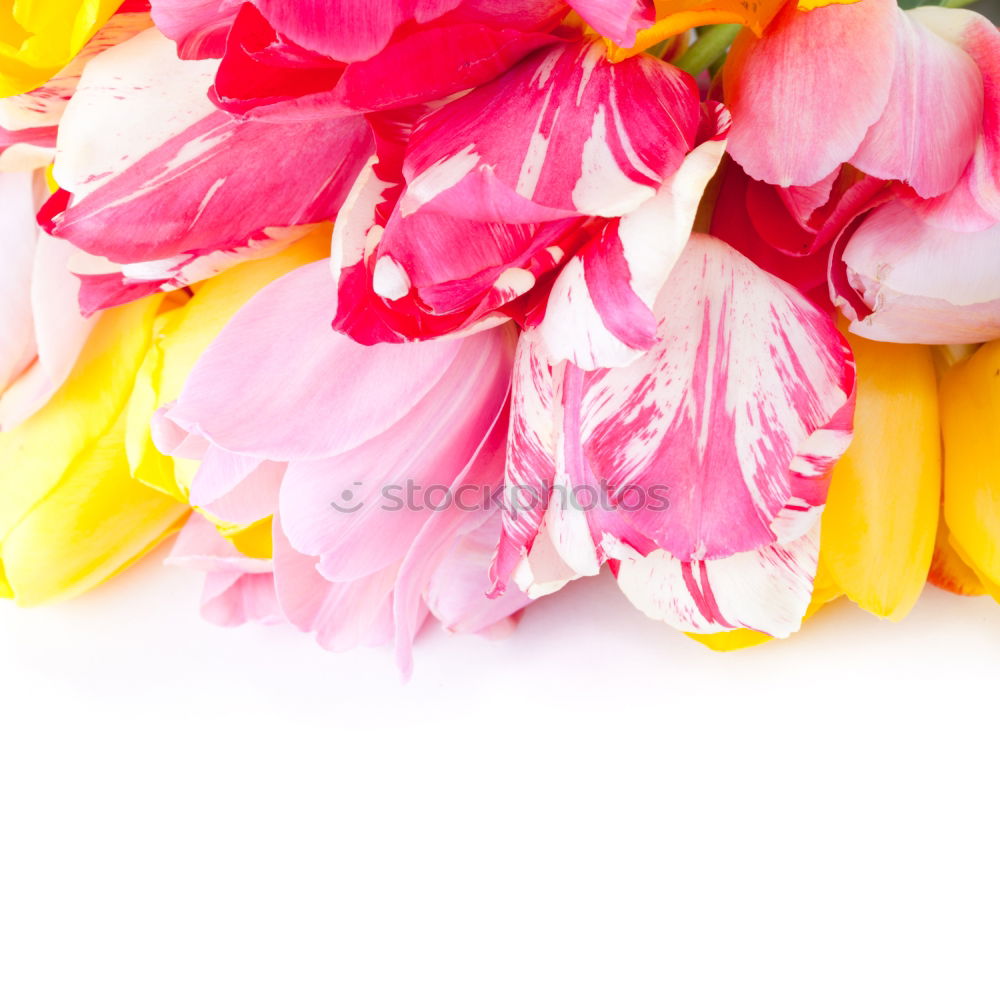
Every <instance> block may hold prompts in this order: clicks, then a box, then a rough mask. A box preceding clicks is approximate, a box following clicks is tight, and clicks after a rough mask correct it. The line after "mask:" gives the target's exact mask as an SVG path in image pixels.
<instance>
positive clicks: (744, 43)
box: [724, 0, 996, 198]
mask: <svg viewBox="0 0 1000 1000" xmlns="http://www.w3.org/2000/svg"><path fill="white" fill-rule="evenodd" d="M941 13H942V14H945V15H947V16H948V17H951V15H955V14H957V15H958V16H959V17H960V18H962V19H964V18H965V17H967V16H968V15H967V14H965V12H958V11H946V12H941ZM939 20H940V19H938V18H933V19H928V18H927V17H924V16H923V15H922V14H921V13H920V12H912V11H905V12H904V11H901V10H900V9H899V8H898V7H897V5H896V2H895V0H863V2H860V3H855V4H844V5H840V4H838V5H833V6H827V7H823V8H822V9H818V10H808V11H804V10H800V9H798V8H796V7H795V6H794V5H791V4H789V5H787V6H785V7H783V8H782V10H781V12H780V13H779V14H778V16H777V17H776V18H775V19H774V20H773V21H772V22H771V23H770V25H769V26H768V27H767V29H766V30H765V31H764V34H763V36H762V37H760V38H757V37H756V36H754V35H753V34H752V33H750V32H743V33H742V34H741V35H740V36H739V37H738V38H737V40H736V42H735V43H734V45H733V48H732V51H731V52H730V55H729V57H728V59H727V60H726V64H725V69H724V92H725V100H726V103H727V105H728V106H729V108H730V110H731V111H732V113H733V119H734V127H733V131H732V134H731V137H730V146H729V149H730V152H731V154H732V156H733V158H734V159H735V160H736V161H737V162H738V163H739V164H740V165H741V166H742V167H743V169H744V170H746V172H747V173H748V174H749V175H750V176H751V177H754V178H757V179H760V180H764V181H767V182H768V183H771V184H776V185H779V186H782V187H787V186H791V185H798V186H809V185H813V184H816V183H818V182H819V181H821V180H822V179H823V178H824V177H827V176H828V175H830V174H831V173H832V172H834V171H836V170H838V169H839V168H840V166H841V165H842V164H844V163H851V164H853V165H854V166H855V167H857V168H858V169H859V170H861V171H863V172H864V173H866V174H869V175H871V176H874V177H878V178H882V179H888V180H899V181H904V182H906V183H907V184H908V185H910V187H911V188H912V189H913V190H914V191H915V192H916V193H917V194H918V195H919V196H920V197H922V198H933V197H936V196H939V195H942V194H944V193H946V192H948V191H950V190H951V189H952V188H953V187H955V185H956V184H957V183H958V182H959V180H960V178H961V177H962V176H963V174H964V172H965V171H966V169H967V167H968V165H969V163H970V161H971V160H972V157H973V154H974V153H975V152H976V149H977V145H978V144H979V143H980V142H982V141H986V142H987V143H988V145H990V146H992V144H993V143H994V142H995V141H996V139H995V137H994V136H993V135H992V132H993V130H994V124H993V123H992V122H991V121H989V120H988V119H986V118H984V77H983V73H982V71H981V67H982V63H983V61H984V60H988V59H991V58H992V55H991V54H990V53H986V52H984V53H983V54H982V56H980V57H978V58H977V55H978V54H976V55H974V54H973V53H971V52H969V51H966V49H965V48H963V47H962V46H961V45H958V44H954V43H953V42H952V41H951V40H949V39H948V38H946V37H943V36H942V34H941V33H940V31H941V25H940V23H939ZM980 20H982V21H985V19H980ZM985 23H986V24H987V25H988V22H985ZM989 27H990V28H992V26H989ZM994 34H995V30H994ZM819 52H826V53H831V54H835V58H834V57H831V58H817V53H819ZM833 95H835V97H833Z"/></svg>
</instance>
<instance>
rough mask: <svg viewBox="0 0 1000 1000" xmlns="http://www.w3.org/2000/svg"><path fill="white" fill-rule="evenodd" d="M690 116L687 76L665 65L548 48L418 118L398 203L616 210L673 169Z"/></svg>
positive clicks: (489, 213) (512, 214) (490, 216)
mask: <svg viewBox="0 0 1000 1000" xmlns="http://www.w3.org/2000/svg"><path fill="white" fill-rule="evenodd" d="M698 113H699V112H698V95H697V91H696V89H695V86H694V81H693V80H692V79H691V78H690V77H689V76H687V74H685V73H682V72H681V71H679V70H677V69H675V68H674V67H673V66H670V65H669V64H666V63H663V62H661V61H659V60H657V59H653V58H652V57H650V56H645V55H642V56H636V57H635V58H632V59H627V60H625V61H624V62H620V63H612V62H610V60H609V59H608V58H607V50H606V48H605V46H604V44H603V43H602V42H587V41H579V42H564V43H558V44H554V45H552V46H551V47H549V48H547V49H544V50H542V51H541V52H537V53H535V54H533V55H531V56H529V57H528V58H527V59H525V60H523V61H522V62H521V63H519V64H518V65H517V66H515V67H514V68H513V69H511V70H509V71H508V72H507V73H505V74H504V75H503V76H502V77H500V78H499V79H497V80H495V81H494V82H493V83H490V84H487V85H486V86H484V87H480V88H478V89H476V90H474V91H472V93H470V94H467V95H465V96H464V97H460V98H459V99H458V100H455V101H452V102H450V103H448V104H446V105H444V106H443V107H442V108H440V109H438V110H437V111H434V112H432V113H431V114H429V115H428V116H427V117H426V118H425V119H424V120H423V121H422V122H421V124H420V125H419V127H418V128H417V130H416V132H415V133H414V136H413V140H412V142H411V144H410V146H409V148H408V150H407V154H406V160H405V164H404V175H405V177H406V180H407V189H406V193H405V195H404V197H403V199H402V202H401V203H400V208H401V211H402V212H403V214H404V215H405V214H408V213H410V212H413V211H415V210H416V209H417V208H419V207H420V206H422V205H428V206H431V205H432V206H433V208H434V210H435V211H438V212H447V213H451V214H453V215H457V216H463V217H467V218H476V219H483V220H494V221H498V222H507V223H511V222H541V221H545V220H548V219H557V218H563V217H566V216H571V215H603V216H608V217H613V216H616V215H622V214H624V213H625V212H629V211H631V210H632V209H634V208H636V207H638V206H639V205H640V204H641V203H642V202H643V201H646V200H647V199H649V198H651V197H652V196H653V194H654V193H655V192H656V190H657V188H658V187H659V185H660V182H661V181H662V180H663V179H664V178H665V177H667V176H669V175H670V174H672V173H673V172H674V171H675V170H676V169H677V168H678V167H679V166H680V164H681V161H682V160H683V158H684V156H685V154H686V153H687V152H688V150H689V149H690V148H691V145H692V144H693V140H694V138H695V134H696V131H697V127H698Z"/></svg>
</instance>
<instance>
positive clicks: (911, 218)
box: [834, 201, 1000, 344]
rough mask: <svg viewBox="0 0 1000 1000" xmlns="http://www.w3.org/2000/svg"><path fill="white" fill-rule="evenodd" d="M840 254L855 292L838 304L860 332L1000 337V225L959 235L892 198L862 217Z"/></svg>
mask: <svg viewBox="0 0 1000 1000" xmlns="http://www.w3.org/2000/svg"><path fill="white" fill-rule="evenodd" d="M842 257H843V266H844V268H845V278H846V281H847V282H848V283H849V286H850V288H851V289H852V290H853V291H854V293H855V296H856V297H855V296H848V295H845V294H843V293H841V294H840V295H839V297H838V302H839V304H840V305H841V308H842V309H843V310H844V312H845V314H846V315H847V316H848V317H849V318H851V319H852V323H851V330H852V331H854V332H855V333H858V334H860V335H861V336H864V337H869V338H871V339H873V340H887V341H894V342H901V343H927V344H972V343H979V342H982V341H984V340H992V339H995V338H996V337H998V336H1000V271H998V268H997V261H998V260H1000V224H994V225H993V226H992V227H991V228H989V229H984V230H981V231H979V232H955V231H953V230H949V229H943V228H940V227H938V226H934V225H931V224H930V223H928V222H927V221H926V219H924V218H923V217H922V216H921V214H920V213H919V211H918V210H916V209H915V208H914V207H913V206H912V205H910V204H908V203H905V202H901V201H894V202H891V203H890V204H887V205H884V206H883V207H881V208H879V209H878V210H877V211H875V212H872V213H871V214H870V215H868V216H867V217H866V218H865V219H864V221H863V222H862V223H861V225H860V226H859V227H858V228H857V229H856V230H855V231H854V233H853V235H851V236H850V238H849V239H848V240H847V242H846V246H845V247H844V249H843V251H842ZM834 290H835V292H836V290H837V289H836V286H835V287H834Z"/></svg>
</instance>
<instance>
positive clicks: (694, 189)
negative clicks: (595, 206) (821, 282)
mask: <svg viewBox="0 0 1000 1000" xmlns="http://www.w3.org/2000/svg"><path fill="white" fill-rule="evenodd" d="M718 117H719V120H718V127H717V128H716V129H715V130H714V131H715V134H714V135H713V136H712V138H710V139H709V140H707V141H705V142H703V143H701V145H699V146H697V147H696V148H695V149H694V150H693V151H692V152H691V153H689V154H688V155H687V157H686V159H685V160H684V162H683V163H682V164H681V166H680V169H679V170H678V171H677V172H676V173H675V174H673V175H672V176H671V177H669V178H668V179H667V180H666V181H664V183H663V185H662V186H661V187H660V189H659V191H658V192H657V193H656V195H655V196H654V197H653V198H651V199H650V200H649V201H646V202H644V203H643V204H642V205H640V206H639V207H638V208H637V209H635V210H634V211H633V212H630V213H629V214H628V215H626V216H624V217H622V218H621V219H618V220H615V221H614V222H610V223H608V224H607V225H606V227H605V229H604V231H603V232H602V233H601V234H600V236H598V237H597V238H596V239H594V240H592V241H591V242H590V243H588V244H587V245H586V247H584V249H583V250H582V251H581V252H580V253H579V254H578V255H576V256H575V257H573V258H572V259H571V260H570V261H568V262H567V264H566V265H565V266H564V267H563V269H562V271H561V272H560V274H559V276H558V277H557V278H556V280H555V284H554V285H553V287H552V291H551V292H550V294H549V297H548V303H547V305H546V308H545V314H544V318H543V319H542V321H541V323H540V324H539V334H540V336H541V339H542V342H543V343H544V346H545V350H546V351H547V352H548V354H549V356H550V357H551V358H552V359H553V360H555V361H560V360H568V361H571V362H573V364H575V365H576V366H577V367H580V368H587V369H591V368H610V367H616V366H619V365H627V364H630V363H631V362H632V361H635V360H636V359H637V358H638V357H640V356H641V355H642V353H643V352H644V351H646V350H648V349H649V348H650V347H652V346H653V344H654V343H655V342H656V337H657V332H656V328H657V321H656V318H655V316H654V315H653V305H654V303H655V302H656V298H657V295H658V294H659V292H660V289H661V288H662V287H663V283H664V282H665V281H666V279H667V277H668V276H669V274H670V271H671V269H672V268H673V266H674V264H675V263H676V262H677V259H678V258H679V257H680V255H681V252H682V251H683V249H684V246H685V244H686V243H687V239H688V236H689V235H690V233H691V226H692V224H693V223H694V219H695V215H696V213H697V211H698V206H699V204H700V203H701V196H702V193H703V192H704V190H705V186H706V185H707V184H708V182H709V181H710V180H711V178H712V176H713V175H714V174H715V172H716V170H717V169H718V167H719V162H720V161H721V159H722V154H723V151H724V149H725V135H726V132H727V131H728V127H729V116H728V113H727V112H725V111H724V110H722V109H721V108H720V109H719V110H718Z"/></svg>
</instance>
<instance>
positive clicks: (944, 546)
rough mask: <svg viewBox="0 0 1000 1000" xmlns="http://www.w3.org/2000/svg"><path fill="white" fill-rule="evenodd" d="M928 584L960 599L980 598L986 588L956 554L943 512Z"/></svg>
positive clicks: (939, 522) (974, 572)
mask: <svg viewBox="0 0 1000 1000" xmlns="http://www.w3.org/2000/svg"><path fill="white" fill-rule="evenodd" d="M927 581H928V583H933V584H934V586H935V587H940V588H941V589H942V590H948V591H950V592H951V593H953V594H958V595H960V596H961V597H980V596H982V595H983V594H985V593H986V588H985V587H984V586H983V584H982V581H981V580H980V579H979V577H978V576H977V575H976V571H975V570H974V569H972V567H970V566H969V565H968V563H966V561H965V560H964V559H963V558H962V557H961V556H960V555H959V554H958V550H957V549H956V548H955V545H954V543H953V542H952V540H951V532H950V531H949V530H948V524H947V522H946V521H945V519H944V511H943V510H942V511H941V517H940V519H939V521H938V533H937V540H936V541H935V543H934V558H933V560H932V561H931V569H930V573H929V574H928V575H927Z"/></svg>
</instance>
